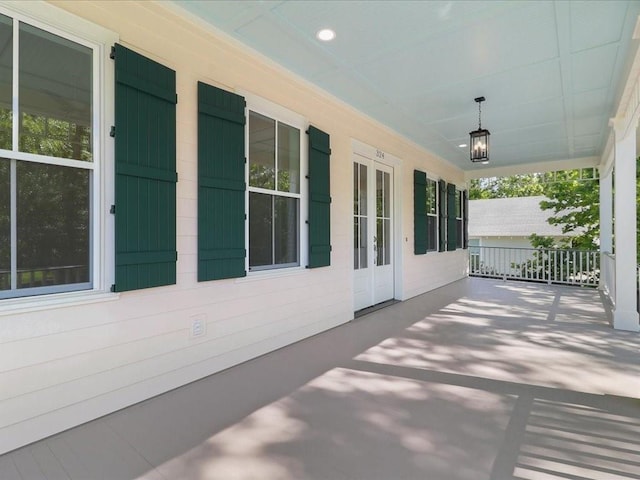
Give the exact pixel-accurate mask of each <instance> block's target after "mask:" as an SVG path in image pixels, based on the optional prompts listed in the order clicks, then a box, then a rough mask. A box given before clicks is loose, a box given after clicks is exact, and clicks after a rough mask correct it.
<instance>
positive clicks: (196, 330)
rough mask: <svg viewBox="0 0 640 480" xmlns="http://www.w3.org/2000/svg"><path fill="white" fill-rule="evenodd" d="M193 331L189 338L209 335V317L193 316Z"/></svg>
mask: <svg viewBox="0 0 640 480" xmlns="http://www.w3.org/2000/svg"><path fill="white" fill-rule="evenodd" d="M190 320H191V330H190V333H189V336H190V337H191V338H196V337H202V336H204V335H206V334H207V316H206V315H205V314H204V313H198V314H197V315H191V317H190Z"/></svg>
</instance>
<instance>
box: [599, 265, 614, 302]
mask: <svg viewBox="0 0 640 480" xmlns="http://www.w3.org/2000/svg"><path fill="white" fill-rule="evenodd" d="M601 281H602V282H601V285H602V292H603V293H604V294H605V295H606V296H607V297H608V298H609V301H610V302H611V304H612V305H613V306H615V301H616V256H615V255H614V254H612V253H609V252H603V254H602V278H601Z"/></svg>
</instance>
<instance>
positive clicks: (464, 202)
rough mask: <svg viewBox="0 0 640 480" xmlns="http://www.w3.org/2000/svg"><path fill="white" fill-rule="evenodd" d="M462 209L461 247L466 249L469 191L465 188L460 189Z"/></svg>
mask: <svg viewBox="0 0 640 480" xmlns="http://www.w3.org/2000/svg"><path fill="white" fill-rule="evenodd" d="M462 209H463V210H462V219H463V220H462V221H463V227H462V231H463V232H464V240H463V244H462V248H464V249H465V250H466V249H467V248H469V192H468V191H467V190H463V191H462Z"/></svg>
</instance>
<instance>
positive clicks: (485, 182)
mask: <svg viewBox="0 0 640 480" xmlns="http://www.w3.org/2000/svg"><path fill="white" fill-rule="evenodd" d="M536 195H544V175H543V174H540V173H531V174H527V175H512V176H510V177H488V178H477V179H473V180H471V186H470V188H469V199H470V200H481V199H487V198H510V197H532V196H536Z"/></svg>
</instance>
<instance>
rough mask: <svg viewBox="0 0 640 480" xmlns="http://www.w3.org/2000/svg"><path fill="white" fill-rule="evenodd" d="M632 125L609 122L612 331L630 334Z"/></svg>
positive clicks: (633, 316) (633, 303)
mask: <svg viewBox="0 0 640 480" xmlns="http://www.w3.org/2000/svg"><path fill="white" fill-rule="evenodd" d="M636 125H637V121H633V122H631V125H630V126H629V124H628V123H626V122H622V121H619V120H617V119H616V120H614V121H613V127H614V135H615V145H614V152H615V157H614V171H615V175H614V176H615V180H614V181H615V197H614V209H615V210H614V216H615V226H614V229H615V246H616V251H615V254H616V280H615V282H616V283H615V285H616V295H615V296H616V298H615V310H614V312H613V327H614V328H615V329H619V330H631V331H634V332H637V331H639V330H640V325H639V323H638V310H637V298H638V297H637V291H636V283H637V278H636ZM625 127H627V128H625ZM601 195H602V194H601Z"/></svg>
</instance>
